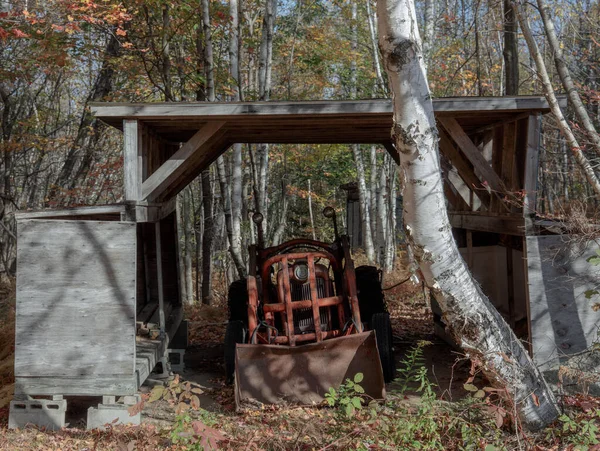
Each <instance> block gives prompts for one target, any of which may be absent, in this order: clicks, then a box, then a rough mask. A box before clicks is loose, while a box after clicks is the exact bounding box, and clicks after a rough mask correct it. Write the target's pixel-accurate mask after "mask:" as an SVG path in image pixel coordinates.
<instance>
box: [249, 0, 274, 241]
mask: <svg viewBox="0 0 600 451" xmlns="http://www.w3.org/2000/svg"><path fill="white" fill-rule="evenodd" d="M276 15H277V0H265V9H264V15H263V24H262V36H261V42H260V53H259V62H258V64H259V65H258V95H259V100H262V101H268V100H269V98H270V96H271V68H272V66H273V33H274V30H275V17H276ZM253 164H255V182H256V183H257V186H256V188H255V196H257V199H256V208H257V210H258V211H260V212H261V213H262V215H263V218H264V219H263V222H262V223H261V224H260V226H259V227H261V228H262V230H263V234H264V236H265V237H266V236H267V229H268V220H267V218H268V212H267V205H268V203H267V196H268V193H267V186H268V183H267V180H268V176H269V174H268V169H269V145H268V144H260V145H258V146H257V152H256V158H255V161H254V163H253Z"/></svg>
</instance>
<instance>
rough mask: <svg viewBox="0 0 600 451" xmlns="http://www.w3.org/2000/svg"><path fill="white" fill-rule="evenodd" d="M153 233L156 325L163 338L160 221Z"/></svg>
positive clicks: (164, 328)
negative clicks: (154, 242)
mask: <svg viewBox="0 0 600 451" xmlns="http://www.w3.org/2000/svg"><path fill="white" fill-rule="evenodd" d="M154 233H155V235H156V283H157V284H158V323H159V327H160V337H161V338H163V337H164V335H165V330H166V318H165V293H164V287H163V266H162V264H163V261H162V244H161V236H160V221H158V222H157V223H155V224H154Z"/></svg>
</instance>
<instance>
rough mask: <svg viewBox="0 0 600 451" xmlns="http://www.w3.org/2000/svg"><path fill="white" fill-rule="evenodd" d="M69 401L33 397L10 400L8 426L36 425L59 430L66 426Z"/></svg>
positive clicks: (15, 427) (12, 427)
mask: <svg viewBox="0 0 600 451" xmlns="http://www.w3.org/2000/svg"><path fill="white" fill-rule="evenodd" d="M66 411H67V401H66V400H64V399H62V400H48V399H31V400H16V401H11V402H10V411H9V415H8V427H9V428H10V429H17V428H24V427H25V426H27V425H35V426H38V427H43V428H46V429H48V430H58V429H61V428H63V427H65V413H66Z"/></svg>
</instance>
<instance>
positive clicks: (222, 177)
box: [217, 151, 246, 277]
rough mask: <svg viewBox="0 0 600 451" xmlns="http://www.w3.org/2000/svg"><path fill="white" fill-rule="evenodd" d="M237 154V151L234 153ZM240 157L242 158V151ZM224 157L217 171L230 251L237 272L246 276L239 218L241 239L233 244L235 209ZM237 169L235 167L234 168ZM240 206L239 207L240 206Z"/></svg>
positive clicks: (239, 235) (218, 163)
mask: <svg viewBox="0 0 600 451" xmlns="http://www.w3.org/2000/svg"><path fill="white" fill-rule="evenodd" d="M234 156H235V153H234ZM240 158H241V151H240ZM223 160H224V158H223V157H219V158H218V159H217V172H218V175H219V186H220V188H221V199H222V202H223V205H222V207H223V213H224V215H225V230H226V232H227V240H228V241H229V252H230V254H231V258H232V260H233V264H234V265H235V269H236V271H237V274H238V276H239V277H245V276H246V265H245V264H244V261H243V260H242V253H241V233H240V230H239V225H240V224H239V220H238V221H237V225H238V234H237V236H238V238H239V241H238V242H237V244H238V247H237V248H235V249H234V244H233V237H234V235H235V231H234V219H233V214H232V212H233V209H232V206H231V197H232V195H231V192H230V190H229V186H228V184H227V174H226V171H225V164H224V161H223ZM234 171H235V168H234ZM240 172H241V168H240ZM237 199H238V203H239V202H241V186H240V193H239V194H238V195H237ZM238 208H239V207H238Z"/></svg>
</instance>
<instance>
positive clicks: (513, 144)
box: [500, 122, 518, 192]
mask: <svg viewBox="0 0 600 451" xmlns="http://www.w3.org/2000/svg"><path fill="white" fill-rule="evenodd" d="M502 142H503V144H502V169H501V170H500V173H501V178H502V182H503V183H504V186H505V187H506V189H507V190H508V191H509V192H512V191H515V190H517V189H518V187H517V186H515V179H516V167H515V155H516V151H517V124H516V123H515V122H508V123H506V124H504V133H503V140H502Z"/></svg>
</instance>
